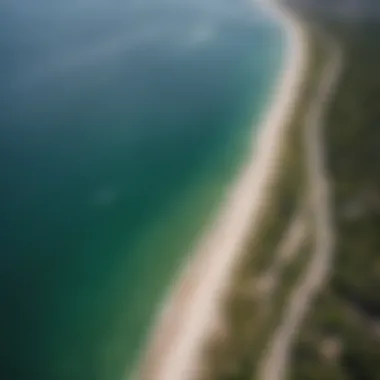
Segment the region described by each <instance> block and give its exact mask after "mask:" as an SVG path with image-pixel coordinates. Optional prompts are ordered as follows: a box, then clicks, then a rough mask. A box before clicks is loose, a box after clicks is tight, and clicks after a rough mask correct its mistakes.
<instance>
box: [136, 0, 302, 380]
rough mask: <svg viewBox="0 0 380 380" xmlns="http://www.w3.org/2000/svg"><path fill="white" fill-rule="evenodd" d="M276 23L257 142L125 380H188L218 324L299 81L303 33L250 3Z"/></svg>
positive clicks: (269, 6) (264, 203) (267, 3)
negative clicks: (274, 79) (277, 37)
mask: <svg viewBox="0 0 380 380" xmlns="http://www.w3.org/2000/svg"><path fill="white" fill-rule="evenodd" d="M256 3H257V4H258V5H259V6H261V7H262V8H263V9H265V11H266V12H270V13H271V14H272V15H273V17H275V18H276V19H278V20H279V22H280V23H282V24H283V25H284V29H285V31H286V34H287V44H288V45H289V46H288V48H287V51H286V53H285V54H286V56H285V64H284V68H283V69H282V73H281V74H280V75H279V80H278V85H277V88H276V91H275V92H274V93H273V98H272V100H270V101H269V102H268V103H269V104H270V107H269V109H268V111H267V112H266V113H265V114H264V118H263V121H262V122H261V123H260V125H261V126H260V127H259V133H258V138H257V139H255V141H253V142H252V147H251V149H252V152H251V153H248V158H247V161H246V162H245V163H243V165H242V167H241V169H240V173H239V174H238V176H237V181H236V182H235V183H233V184H232V187H231V188H230V190H229V192H228V193H227V196H226V199H225V201H224V202H223V204H222V205H221V207H220V212H219V213H218V215H217V217H216V220H215V221H214V222H213V223H212V225H211V226H210V228H209V229H207V231H206V233H205V234H204V235H203V237H202V238H201V240H200V242H199V243H198V244H197V246H196V249H195V252H194V253H193V254H192V255H190V256H189V259H188V261H187V263H185V266H184V269H182V270H180V274H179V277H178V278H177V280H176V281H174V285H173V288H172V291H171V292H170V294H169V295H168V296H167V297H166V299H164V302H163V305H162V308H161V313H160V314H159V315H158V318H156V323H155V324H154V326H153V329H152V330H151V333H150V334H149V336H150V339H149V341H148V345H147V348H146V350H144V352H143V356H142V360H141V361H140V362H139V363H138V368H137V371H136V372H135V373H134V374H133V376H132V379H138V380H178V379H181V380H193V379H194V378H196V376H197V374H198V372H199V371H201V357H200V354H201V352H202V348H203V345H204V344H205V341H206V340H207V339H208V337H209V336H210V333H211V332H212V328H213V325H215V322H216V321H217V320H218V314H219V307H220V304H221V299H222V296H223V294H225V291H226V289H228V286H229V283H230V280H231V274H232V272H233V268H234V266H235V263H237V262H238V261H239V258H240V257H241V255H242V254H243V251H244V246H245V243H246V242H247V240H248V238H249V237H251V236H252V234H254V232H255V230H257V226H258V225H259V223H260V214H262V212H263V211H264V210H265V209H266V208H267V207H268V204H269V201H270V200H269V198H268V196H267V194H268V193H269V191H268V190H269V189H270V188H271V185H272V183H273V180H274V179H275V178H276V173H277V172H278V170H279V169H280V167H279V161H280V157H281V150H282V147H283V141H284V136H285V134H286V132H287V126H288V124H289V122H290V119H291V117H292V113H293V110H294V109H295V107H296V105H297V102H298V99H299V97H300V95H301V91H300V89H301V87H302V84H303V81H304V77H305V75H306V67H307V61H308V55H307V42H306V38H305V33H304V31H303V30H302V27H301V25H300V24H299V23H298V20H296V18H295V16H294V15H293V14H292V13H291V12H290V11H288V10H286V9H285V8H284V7H283V6H282V5H281V4H278V1H276V3H274V1H273V0H257V1H256Z"/></svg>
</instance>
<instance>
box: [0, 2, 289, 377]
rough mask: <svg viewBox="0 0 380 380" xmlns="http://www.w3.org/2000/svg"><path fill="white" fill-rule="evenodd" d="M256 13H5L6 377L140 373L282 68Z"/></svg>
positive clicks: (212, 9) (2, 337)
mask: <svg viewBox="0 0 380 380" xmlns="http://www.w3.org/2000/svg"><path fill="white" fill-rule="evenodd" d="M283 46H284V36H283V32H282V30H281V29H280V28H279V26H278V25H276V24H275V23H274V22H273V21H271V20H269V19H268V18H267V17H266V16H264V15H262V14H261V13H259V11H258V9H255V8H254V7H253V6H252V4H251V1H248V0H240V1H235V2H233V3H232V2H231V1H224V0H209V1H207V2H205V1H200V0H193V1H190V0H182V1H180V0H178V1H169V0H144V1H141V0H140V1H137V0H134V1H121V0H112V1H110V0H108V1H105V0H81V1H77V0H76V1H74V0H67V1H65V2H58V1H56V0H54V1H52V0H49V1H48V0H35V1H33V3H27V2H24V3H21V2H16V1H10V0H5V1H3V2H2V3H1V4H0V56H1V60H0V80H1V83H2V85H1V88H0V153H1V155H2V157H1V158H2V160H1V162H2V165H1V167H0V175H1V187H0V197H1V198H0V202H1V203H0V206H1V213H0V227H1V228H0V238H1V239H0V259H1V265H0V271H1V273H0V302H1V313H0V323H1V329H0V349H1V351H0V352H1V356H0V360H1V363H0V378H1V379H7V380H13V379H15V380H16V379H17V380H18V379H20V380H21V379H22V380H24V379H30V380H34V379H35V380H52V379H54V380H61V379H62V380H63V379H65V380H66V379H70V380H77V379H78V380H84V379H99V380H103V379H104V380H105V379H107V380H114V379H115V380H117V379H121V378H122V377H123V374H126V373H129V372H130V371H131V369H132V368H133V367H134V364H135V363H136V357H137V356H138V353H139V349H140V348H141V347H142V345H143V344H144V342H145V341H146V334H147V331H148V329H149V327H150V326H151V324H152V321H153V319H154V316H155V314H156V312H157V308H158V306H159V302H160V300H162V298H163V296H164V294H165V292H166V291H167V289H168V287H169V285H170V284H171V283H172V281H173V279H174V276H175V275H176V274H177V273H178V267H179V265H180V264H181V263H182V262H183V260H184V259H185V258H186V255H187V254H188V253H189V251H190V249H191V247H192V245H193V244H194V243H195V241H196V239H197V238H199V236H200V234H201V232H202V229H203V227H204V226H205V225H207V223H210V221H211V220H212V216H213V213H215V210H216V209H217V207H218V205H219V203H220V200H221V199H222V198H223V194H224V193H225V191H226V189H227V188H228V185H229V184H231V182H232V181H233V180H234V178H235V177H236V173H237V169H238V167H239V165H240V164H241V162H243V160H244V157H245V153H246V152H247V148H248V147H249V143H250V139H251V136H252V133H253V134H255V133H256V130H255V129H254V128H253V129H252V120H258V119H259V117H260V115H261V114H262V112H263V110H264V109H265V107H266V106H267V100H268V98H269V95H270V90H271V89H273V86H274V83H275V80H276V78H277V75H278V73H279V69H280V67H281V64H282V57H283Z"/></svg>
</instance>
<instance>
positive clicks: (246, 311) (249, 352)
mask: <svg viewBox="0 0 380 380" xmlns="http://www.w3.org/2000/svg"><path fill="white" fill-rule="evenodd" d="M308 39H309V44H308V46H309V49H310V52H309V54H310V63H309V67H308V73H307V80H306V81H305V82H304V84H303V88H302V90H301V91H302V95H301V98H300V104H299V106H298V107H297V108H296V109H295V110H294V113H293V115H292V118H291V121H290V124H289V125H288V128H289V129H288V131H289V133H287V136H286V141H284V144H283V151H282V156H281V161H280V162H279V163H278V165H279V166H280V170H279V173H280V174H279V177H277V178H276V179H275V181H274V182H273V184H272V186H271V191H270V194H268V197H269V199H270V202H269V204H270V208H268V209H267V210H266V211H265V212H263V214H262V216H261V217H262V219H261V220H260V228H259V229H258V231H255V232H256V233H255V235H254V236H252V239H251V241H250V242H249V244H248V245H247V247H246V252H245V255H244V257H243V259H242V261H241V262H240V263H239V265H238V266H237V267H236V268H235V269H236V270H235V273H234V279H233V286H232V287H231V289H230V290H229V293H228V294H227V295H226V298H225V300H224V310H223V313H222V314H223V316H224V320H222V323H221V326H220V331H218V333H217V334H215V336H214V337H213V338H212V339H211V341H210V342H209V344H208V346H207V348H206V350H205V353H204V363H205V369H204V371H203V372H202V374H201V375H200V376H199V379H201V380H203V379H212V380H251V379H252V378H253V376H254V373H255V368H256V366H257V364H258V361H259V359H260V358H261V356H262V353H263V350H264V349H265V346H266V343H267V341H268V338H269V337H270V336H271V334H272V332H273V331H274V327H275V326H277V324H278V322H279V320H280V319H281V316H282V311H283V307H284V304H285V302H286V301H287V299H288V295H289V292H290V290H291V289H292V288H293V286H294V284H295V282H296V281H297V279H298V278H299V275H300V274H301V273H302V272H303V269H304V268H305V266H306V264H307V262H308V259H309V256H310V253H311V251H312V250H311V247H312V246H313V236H312V234H310V233H309V234H308V235H307V238H306V239H305V241H304V242H303V244H302V245H301V246H300V247H299V249H298V252H296V255H295V256H294V259H293V260H292V261H291V262H289V263H287V264H286V265H284V266H283V268H282V270H281V271H280V272H279V273H278V278H277V284H278V285H277V286H276V287H275V288H274V289H273V293H270V294H268V293H265V294H262V293H260V291H259V281H260V280H261V279H262V277H263V274H265V273H267V272H268V271H269V270H270V269H271V268H272V267H273V265H274V264H275V262H276V259H277V254H278V247H279V246H280V243H281V242H282V240H283V239H284V237H285V235H286V232H287V230H288V228H289V227H290V225H291V222H292V221H293V220H294V218H295V216H296V215H297V214H298V212H299V211H300V210H301V208H302V210H303V211H304V219H305V223H306V225H308V229H309V231H311V230H312V225H311V219H310V215H309V212H308V202H307V201H308V198H307V190H308V189H307V176H306V166H305V151H304V149H305V148H304V119H305V114H306V111H307V108H308V104H309V102H310V100H311V98H312V96H313V94H314V89H315V86H316V84H317V83H318V79H319V77H320V74H321V69H322V68H323V62H324V58H325V57H324V50H323V46H322V45H321V44H320V42H319V41H318V40H317V39H316V38H314V36H313V35H312V33H308Z"/></svg>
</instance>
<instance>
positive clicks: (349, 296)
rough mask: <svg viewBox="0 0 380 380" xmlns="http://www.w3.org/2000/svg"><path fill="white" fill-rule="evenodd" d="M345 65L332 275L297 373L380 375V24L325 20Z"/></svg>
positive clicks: (336, 141)
mask: <svg viewBox="0 0 380 380" xmlns="http://www.w3.org/2000/svg"><path fill="white" fill-rule="evenodd" d="M323 25H324V27H325V29H327V30H328V31H329V32H330V33H331V34H332V35H333V36H334V37H335V38H336V39H337V40H338V42H339V43H340V44H341V46H342V47H343V49H344V54H345V57H344V59H345V67H344V72H343V75H342V78H341V81H340V85H339V88H338V91H337V94H336V97H335V98H334V101H333V103H332V104H331V105H330V108H329V113H328V118H327V120H326V124H325V142H326V144H327V145H326V146H327V151H328V157H327V164H328V171H329V173H330V177H331V178H330V179H331V182H332V188H333V192H334V205H335V206H334V214H335V224H336V233H337V246H336V250H335V262H334V267H333V271H332V273H331V276H330V281H329V283H328V284H327V286H326V288H325V289H324V291H323V293H322V294H321V295H320V297H319V299H318V300H317V302H316V303H315V305H314V307H313V310H312V312H311V313H310V314H309V316H308V318H307V321H306V323H305V324H304V326H303V328H302V330H301V332H300V334H299V338H298V341H297V343H296V346H295V348H294V350H293V355H292V363H291V365H292V371H291V374H290V377H289V378H290V379H292V380H293V379H294V380H305V379H308V380H314V379H318V380H319V379H324V380H376V379H380V70H379V68H380V44H379V41H378V36H379V33H380V24H377V25H376V24H375V23H370V24H369V23H367V24H365V25H364V24H359V23H356V24H351V25H347V24H346V25H343V24H342V23H337V22H336V21H333V20H329V21H328V22H326V20H325V21H324V22H323Z"/></svg>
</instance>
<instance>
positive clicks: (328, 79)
mask: <svg viewBox="0 0 380 380" xmlns="http://www.w3.org/2000/svg"><path fill="white" fill-rule="evenodd" d="M324 41H325V46H327V47H328V50H329V52H328V56H329V60H328V62H327V64H326V66H325V69H324V71H323V73H322V76H321V82H320V84H319V87H318V90H317V91H316V93H315V98H314V99H313V100H312V102H311V104H310V108H309V111H308V113H307V115H306V119H305V145H306V148H307V149H306V151H307V166H308V174H309V189H310V194H311V196H310V199H311V204H312V208H313V216H314V220H315V231H314V236H315V247H314V252H313V257H312V259H311V261H310V263H309V265H308V267H307V268H306V270H305V272H304V274H303V275H302V277H301V279H300V281H299V283H297V284H296V286H295V289H294V290H293V291H292V293H291V296H290V299H289V302H288V305H287V308H286V310H285V313H284V317H283V320H282V321H280V324H279V327H278V328H277V329H276V331H275V334H274V336H273V338H272V340H271V341H270V342H269V350H268V352H267V354H266V355H265V357H264V359H263V363H262V364H261V365H262V367H261V368H260V369H259V373H258V378H259V379H262V380H282V379H284V378H285V375H286V369H287V364H288V362H289V355H290V350H291V348H292V344H293V340H294V336H295V334H296V333H297V330H298V329H299V327H300V325H301V323H302V321H303V319H304V317H305V314H306V311H307V308H308V306H310V303H311V302H313V300H314V299H315V296H316V295H317V294H318V292H319V290H320V288H321V286H322V285H323V284H324V282H325V280H326V278H327V275H328V273H329V270H330V269H331V261H332V254H333V249H334V227H333V222H332V206H331V194H330V193H331V192H330V184H329V179H328V177H327V175H326V170H325V163H324V161H325V157H326V154H325V150H324V141H323V137H322V126H323V123H324V115H325V110H326V104H327V103H328V102H329V101H330V100H331V96H332V95H334V89H335V86H336V85H337V80H338V78H339V74H340V71H341V68H342V51H341V49H340V48H339V47H338V45H337V44H336V43H335V42H334V41H333V40H331V38H329V37H324Z"/></svg>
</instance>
